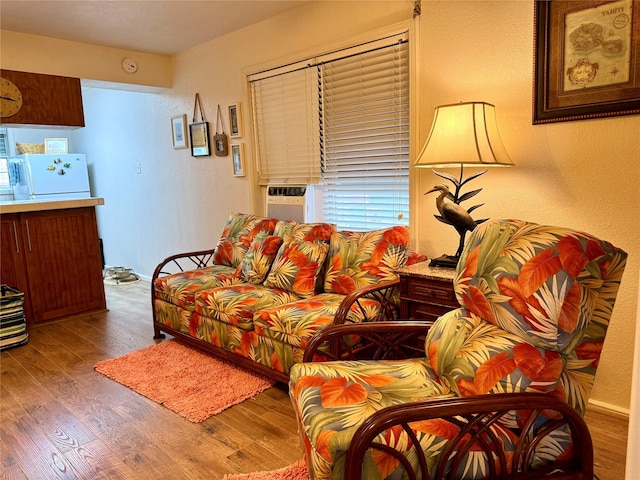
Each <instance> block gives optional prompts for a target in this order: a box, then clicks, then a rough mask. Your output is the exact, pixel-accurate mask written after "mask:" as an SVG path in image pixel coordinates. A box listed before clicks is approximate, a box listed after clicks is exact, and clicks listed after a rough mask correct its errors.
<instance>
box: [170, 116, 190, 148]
mask: <svg viewBox="0 0 640 480" xmlns="http://www.w3.org/2000/svg"><path fill="white" fill-rule="evenodd" d="M171 135H172V141H173V148H174V149H176V150H178V149H179V148H188V147H189V139H188V138H187V115H186V114H184V113H183V114H182V115H176V116H175V117H171Z"/></svg>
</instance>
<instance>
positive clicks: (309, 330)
mask: <svg viewBox="0 0 640 480" xmlns="http://www.w3.org/2000/svg"><path fill="white" fill-rule="evenodd" d="M344 298H345V296H344V295H339V294H337V293H321V294H318V295H315V296H313V297H311V298H305V299H303V300H299V301H296V302H291V303H286V304H284V305H276V306H270V307H267V308H263V309H260V310H258V309H256V313H255V316H254V319H253V323H254V328H255V331H256V334H257V335H262V336H265V337H271V338H275V339H277V340H279V341H281V342H283V343H288V344H291V345H293V346H296V347H301V348H302V349H304V348H305V347H306V346H307V343H308V342H309V339H310V338H311V337H312V336H313V335H314V334H315V333H316V332H317V331H319V330H321V329H322V328H324V327H326V326H327V325H331V324H333V320H334V317H335V314H336V312H337V311H338V307H339V306H340V303H341V302H342V300H344ZM360 306H361V307H363V308H364V313H363V310H361V309H360V308H359V307H358V305H357V304H356V303H354V304H353V305H352V306H351V309H350V311H349V315H348V317H347V320H348V321H351V322H353V323H359V322H361V321H363V320H364V315H365V314H366V315H367V316H368V317H371V316H373V315H375V313H376V312H377V311H378V309H379V308H380V302H378V301H377V300H375V299H373V298H363V299H361V300H360Z"/></svg>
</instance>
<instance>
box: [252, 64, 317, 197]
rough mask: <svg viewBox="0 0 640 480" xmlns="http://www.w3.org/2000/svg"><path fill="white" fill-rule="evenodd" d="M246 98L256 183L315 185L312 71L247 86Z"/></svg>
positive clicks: (315, 117)
mask: <svg viewBox="0 0 640 480" xmlns="http://www.w3.org/2000/svg"><path fill="white" fill-rule="evenodd" d="M251 93H252V102H253V114H254V115H253V118H254V132H255V139H256V147H257V153H258V173H259V179H258V181H259V183H260V184H261V185H266V184H268V183H280V184H285V183H291V184H298V185H309V184H314V183H319V181H320V161H319V159H320V142H319V131H318V73H317V71H316V67H312V66H310V67H307V68H303V69H301V70H295V71H292V72H287V73H283V74H279V75H276V76H272V77H268V78H263V79H260V80H256V81H252V82H251Z"/></svg>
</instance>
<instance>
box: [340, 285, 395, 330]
mask: <svg viewBox="0 0 640 480" xmlns="http://www.w3.org/2000/svg"><path fill="white" fill-rule="evenodd" d="M398 285H400V280H393V281H391V282H380V283H376V284H375V285H370V286H368V287H363V288H359V289H357V290H354V291H353V292H351V293H350V294H348V295H347V296H346V297H345V298H344V299H343V300H342V302H341V303H340V306H339V307H338V310H337V311H336V314H335V316H334V318H333V325H341V324H344V323H346V320H347V316H348V315H349V311H350V310H351V307H352V305H353V304H354V303H356V304H358V306H359V308H360V310H361V312H362V313H363V314H364V315H365V321H367V322H370V321H371V322H373V321H380V320H393V319H394V317H395V312H396V311H397V307H396V306H395V305H394V303H393V298H392V297H393V293H394V290H395V289H396V288H397V286H398ZM361 298H373V299H375V300H378V301H379V302H380V309H379V310H378V313H377V314H376V315H375V317H372V318H369V317H367V316H366V309H364V308H363V307H362V306H360V303H359V301H360V299H361Z"/></svg>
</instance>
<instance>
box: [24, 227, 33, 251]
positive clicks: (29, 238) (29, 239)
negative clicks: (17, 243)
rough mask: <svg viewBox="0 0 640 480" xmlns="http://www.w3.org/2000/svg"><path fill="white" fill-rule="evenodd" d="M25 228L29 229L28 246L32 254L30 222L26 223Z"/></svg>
mask: <svg viewBox="0 0 640 480" xmlns="http://www.w3.org/2000/svg"><path fill="white" fill-rule="evenodd" d="M24 224H25V227H27V244H28V245H29V251H30V252H31V251H32V250H31V232H30V231H29V220H25V221H24Z"/></svg>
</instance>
